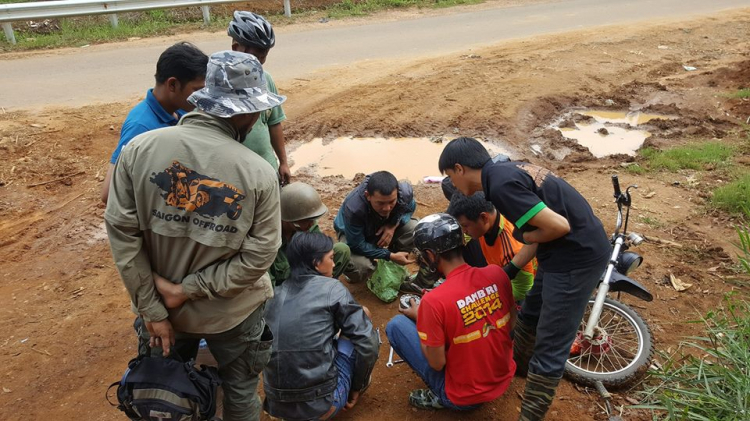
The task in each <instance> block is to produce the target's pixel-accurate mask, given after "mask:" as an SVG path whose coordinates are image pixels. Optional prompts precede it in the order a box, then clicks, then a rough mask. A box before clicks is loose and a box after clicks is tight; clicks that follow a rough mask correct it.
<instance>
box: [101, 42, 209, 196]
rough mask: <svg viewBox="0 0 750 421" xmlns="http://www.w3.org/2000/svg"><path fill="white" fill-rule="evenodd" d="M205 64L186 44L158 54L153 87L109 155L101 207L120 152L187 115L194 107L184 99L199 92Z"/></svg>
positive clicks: (198, 52) (124, 125) (205, 58)
mask: <svg viewBox="0 0 750 421" xmlns="http://www.w3.org/2000/svg"><path fill="white" fill-rule="evenodd" d="M207 64H208V56H206V55H205V54H203V51H201V50H199V49H198V47H196V46H194V45H193V44H190V43H188V42H178V43H177V44H175V45H173V46H171V47H169V48H167V49H166V50H164V52H163V53H161V55H160V56H159V60H158V61H157V62H156V74H155V75H154V78H155V79H156V85H155V86H154V87H153V89H149V90H148V91H147V92H146V98H145V99H144V100H143V101H141V102H139V103H138V105H136V106H135V107H133V109H132V110H130V113H128V116H127V117H126V118H125V121H124V122H123V123H122V129H121V130H120V142H119V143H117V148H116V149H115V151H114V152H113V153H112V157H111V158H110V160H109V168H108V169H107V176H106V177H105V178H104V183H102V196H101V197H102V201H103V202H104V203H105V204H106V203H107V197H108V196H109V185H110V183H111V181H112V172H113V171H114V170H115V163H116V162H117V158H118V157H119V156H120V151H122V148H123V147H124V146H125V145H127V144H128V142H130V141H131V140H132V139H133V138H134V137H136V136H138V135H139V134H141V133H146V132H147V131H150V130H154V129H160V128H162V127H170V126H174V125H175V124H177V121H179V120H180V117H182V116H183V115H185V112H187V111H191V110H192V109H193V108H194V107H193V104H191V103H189V102H188V100H187V99H188V97H189V96H190V95H191V94H192V93H193V92H195V91H197V90H199V89H202V88H203V85H204V81H205V79H206V65H207Z"/></svg>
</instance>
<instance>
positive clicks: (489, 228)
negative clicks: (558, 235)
mask: <svg viewBox="0 0 750 421" xmlns="http://www.w3.org/2000/svg"><path fill="white" fill-rule="evenodd" d="M448 213H449V214H450V215H451V216H453V217H454V218H456V219H457V220H458V223H459V224H460V225H461V229H462V230H463V232H464V233H465V234H467V235H469V236H470V237H471V238H472V239H474V240H478V241H479V244H480V245H481V247H482V254H483V255H484V258H485V260H487V264H490V265H498V266H500V267H502V268H503V270H505V273H507V274H508V277H509V278H510V279H511V284H512V286H513V299H515V300H516V302H519V301H522V300H523V299H524V297H525V296H526V293H527V292H528V291H529V290H530V289H531V286H532V285H534V276H535V275H536V259H535V258H534V255H536V248H537V245H536V244H532V245H524V244H521V243H520V242H518V241H517V240H516V239H515V238H513V229H514V228H513V224H512V223H511V222H510V221H509V220H508V219H507V218H506V217H504V216H503V215H502V214H500V213H499V212H498V211H497V210H496V209H495V206H493V205H492V203H490V202H488V201H487V200H486V199H485V197H484V193H482V192H477V193H475V194H474V195H472V196H468V197H467V196H464V195H463V194H461V193H460V192H456V193H454V194H453V196H452V197H451V203H450V206H448Z"/></svg>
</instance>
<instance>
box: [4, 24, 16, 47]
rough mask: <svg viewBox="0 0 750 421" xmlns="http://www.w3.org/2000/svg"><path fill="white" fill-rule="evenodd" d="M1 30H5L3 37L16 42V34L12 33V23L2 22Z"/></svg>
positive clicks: (10, 41) (12, 42) (13, 42)
mask: <svg viewBox="0 0 750 421" xmlns="http://www.w3.org/2000/svg"><path fill="white" fill-rule="evenodd" d="M3 31H5V39H6V40H8V42H9V43H11V44H13V45H15V44H16V35H15V34H14V33H13V25H11V23H10V22H3Z"/></svg>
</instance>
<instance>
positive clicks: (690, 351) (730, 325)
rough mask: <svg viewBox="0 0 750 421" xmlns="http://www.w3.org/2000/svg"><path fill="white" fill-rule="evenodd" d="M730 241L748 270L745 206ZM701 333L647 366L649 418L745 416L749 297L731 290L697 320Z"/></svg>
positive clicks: (732, 419)
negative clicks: (656, 364) (654, 366)
mask: <svg viewBox="0 0 750 421" xmlns="http://www.w3.org/2000/svg"><path fill="white" fill-rule="evenodd" d="M742 213H743V222H742V223H741V224H740V226H739V227H738V228H737V234H738V237H739V241H738V242H737V243H736V246H737V249H738V254H737V256H738V258H739V262H740V265H741V269H740V271H742V272H746V273H747V274H749V275H750V208H744V209H743V212H742ZM692 323H700V324H703V325H704V327H705V335H704V336H694V337H689V338H687V339H686V340H685V341H683V342H682V343H681V344H680V346H679V347H678V349H677V351H676V352H673V353H672V352H670V351H667V352H660V356H661V359H662V361H664V363H663V364H662V365H661V367H660V368H659V369H658V370H656V371H653V372H651V375H652V379H653V380H654V381H652V382H651V383H650V385H649V386H647V387H646V389H645V390H644V392H643V394H644V398H643V404H641V405H636V406H635V408H642V409H650V410H652V411H654V420H661V419H668V420H684V421H745V420H748V419H750V364H748V362H750V302H748V301H747V297H746V296H742V295H740V294H738V293H736V292H734V293H730V294H727V295H726V296H725V297H724V301H723V303H722V305H721V306H719V308H718V309H716V310H715V311H711V312H709V313H708V314H707V315H706V316H705V317H703V318H702V319H701V320H699V321H697V322H692Z"/></svg>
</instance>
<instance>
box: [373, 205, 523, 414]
mask: <svg viewBox="0 0 750 421" xmlns="http://www.w3.org/2000/svg"><path fill="white" fill-rule="evenodd" d="M463 243H464V235H463V232H462V231H461V227H460V226H459V225H458V221H456V219H455V218H453V217H452V216H450V215H448V214H445V213H438V214H434V215H430V216H426V217H425V218H424V219H422V220H421V221H419V225H417V229H416V231H415V232H414V245H415V246H416V247H417V249H418V250H419V253H420V261H421V262H420V263H422V264H424V265H425V266H429V267H430V268H431V269H432V270H434V271H436V272H438V273H439V274H440V275H441V276H445V277H446V278H445V282H444V283H443V284H442V285H440V287H438V288H435V289H433V290H432V291H430V292H428V293H426V294H425V295H424V296H423V297H422V301H421V303H420V304H417V303H416V301H414V300H412V301H411V306H410V307H409V308H407V309H406V310H401V312H402V313H404V315H405V316H403V315H399V316H396V317H394V318H393V319H392V320H391V321H390V322H388V325H387V326H386V328H385V331H386V334H387V335H388V341H389V342H390V343H391V346H392V347H393V349H394V350H395V351H396V352H397V353H398V355H400V356H401V358H403V359H404V361H406V362H407V363H408V364H409V366H411V368H412V369H413V370H414V371H416V372H417V374H419V376H420V377H421V378H422V380H423V381H424V382H425V384H426V385H427V386H428V389H417V390H414V391H412V392H411V394H410V395H409V403H411V404H412V405H413V406H415V407H417V408H421V409H441V408H449V409H456V410H468V409H474V408H476V407H477V406H478V405H479V404H481V403H484V402H489V401H491V400H493V399H495V398H497V397H498V396H500V395H502V394H503V393H505V390H506V389H507V388H508V385H509V384H510V382H511V380H512V379H513V373H514V371H515V368H516V367H515V363H514V362H513V355H512V350H513V341H512V340H511V338H510V331H511V329H512V326H513V320H514V318H515V312H516V305H515V303H514V302H513V294H512V293H511V287H510V281H509V280H508V277H507V276H506V275H505V272H503V270H502V269H501V268H500V267H499V266H496V265H489V266H486V267H483V268H474V267H471V266H469V265H467V264H466V262H465V261H464V258H463V248H464V245H463Z"/></svg>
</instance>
